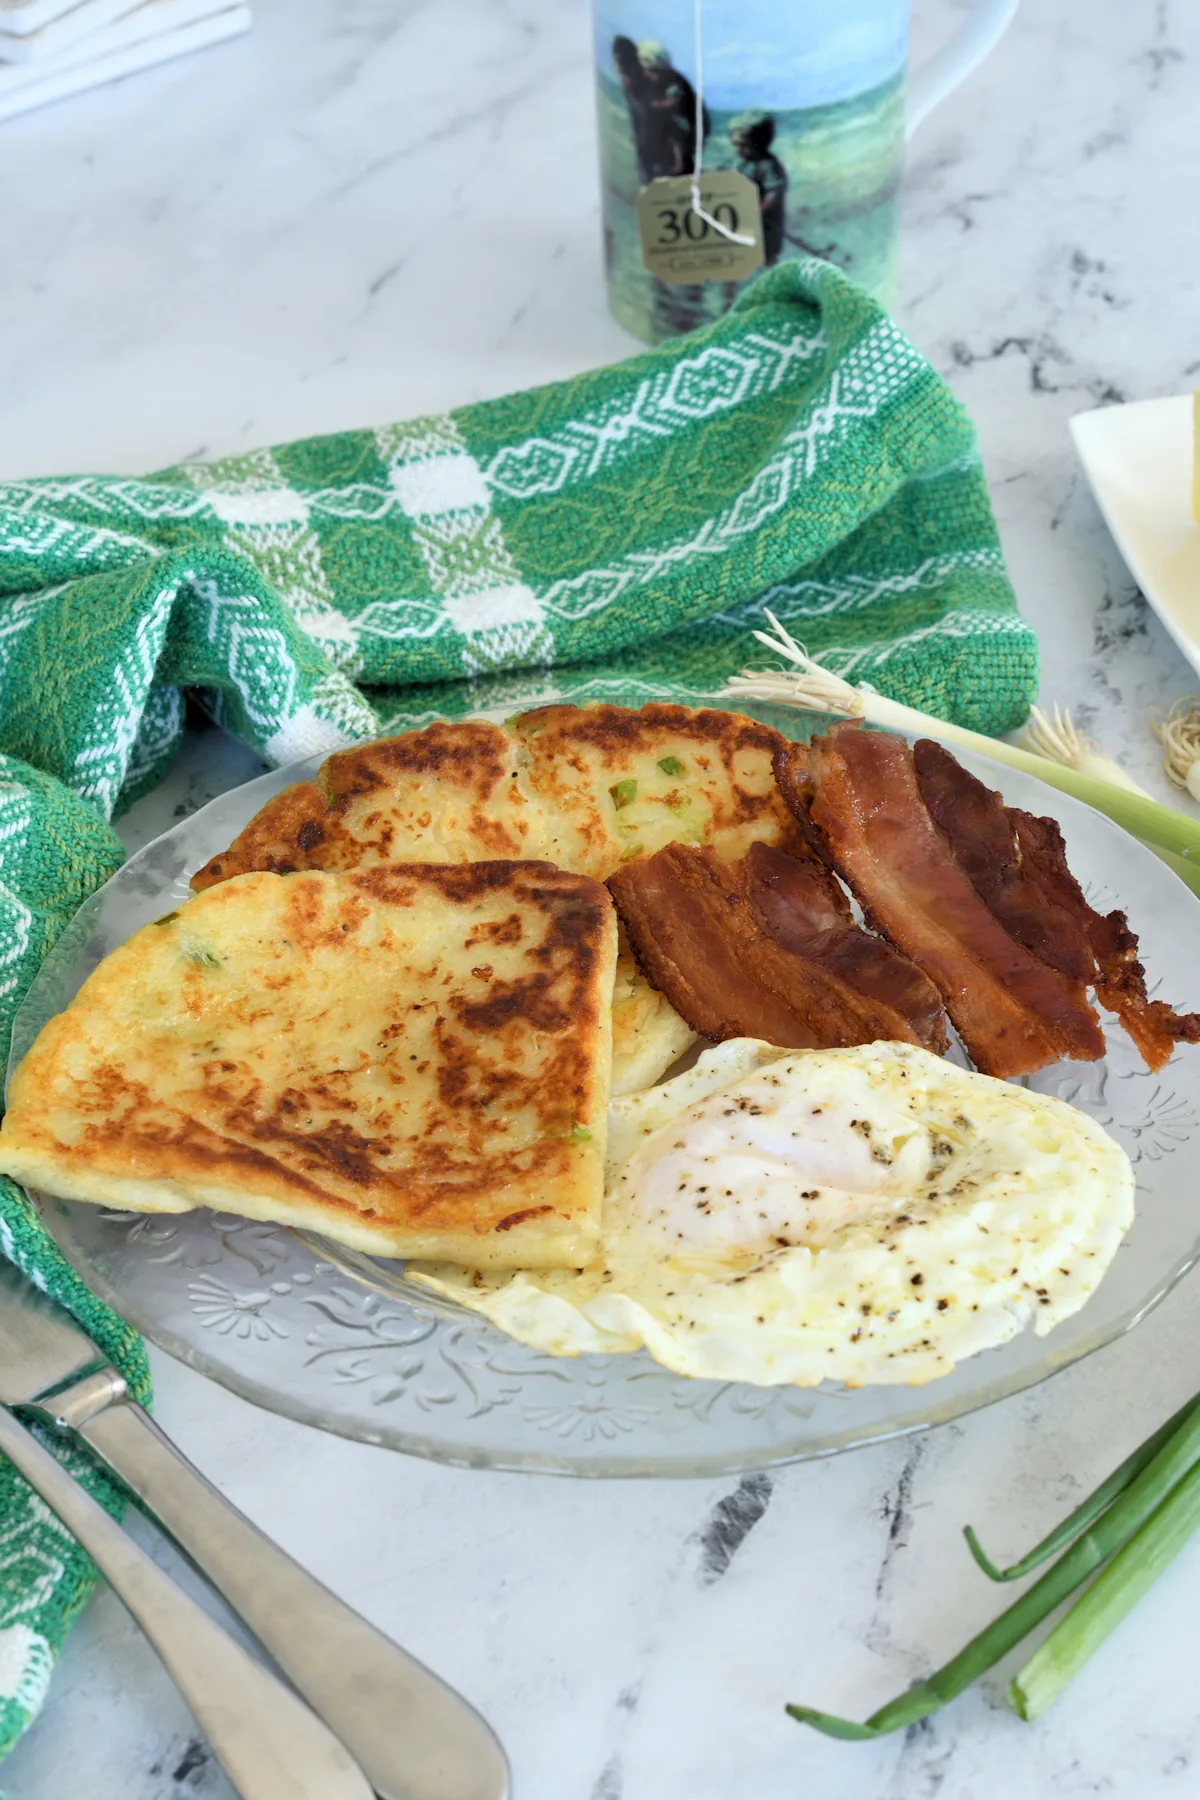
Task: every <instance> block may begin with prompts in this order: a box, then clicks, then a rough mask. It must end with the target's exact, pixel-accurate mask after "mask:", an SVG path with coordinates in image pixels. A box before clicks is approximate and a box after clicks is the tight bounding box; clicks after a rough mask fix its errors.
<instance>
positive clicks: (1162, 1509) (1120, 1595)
mask: <svg viewBox="0 0 1200 1800" xmlns="http://www.w3.org/2000/svg"><path fill="white" fill-rule="evenodd" d="M1198 1526H1200V1464H1194V1465H1193V1466H1192V1468H1191V1469H1190V1470H1189V1471H1188V1473H1187V1474H1186V1475H1185V1476H1184V1478H1183V1480H1182V1481H1181V1482H1180V1483H1179V1485H1178V1487H1175V1488H1173V1489H1172V1490H1171V1492H1170V1493H1169V1494H1168V1495H1167V1497H1166V1499H1165V1500H1164V1501H1163V1502H1162V1504H1161V1505H1160V1506H1159V1507H1158V1509H1157V1510H1156V1511H1155V1512H1153V1513H1151V1515H1150V1517H1149V1518H1148V1519H1147V1520H1146V1522H1145V1524H1144V1525H1143V1526H1142V1527H1141V1530H1140V1531H1138V1532H1137V1533H1136V1534H1135V1536H1133V1537H1132V1538H1130V1540H1129V1542H1128V1543H1127V1544H1126V1545H1125V1547H1124V1549H1123V1550H1122V1551H1121V1552H1120V1554H1119V1555H1117V1556H1114V1557H1113V1559H1112V1561H1111V1562H1110V1563H1109V1565H1108V1567H1107V1568H1106V1569H1105V1570H1103V1572H1102V1573H1101V1574H1100V1575H1098V1576H1097V1577H1096V1580H1095V1581H1094V1582H1093V1583H1092V1585H1091V1587H1090V1588H1089V1589H1088V1591H1087V1593H1086V1594H1084V1595H1083V1596H1082V1597H1081V1598H1080V1599H1079V1600H1077V1601H1076V1602H1075V1604H1074V1606H1073V1607H1072V1608H1071V1610H1070V1612H1069V1613H1068V1614H1067V1615H1066V1617H1065V1618H1064V1619H1060V1620H1059V1622H1058V1624H1057V1625H1056V1626H1055V1627H1054V1630H1053V1631H1052V1632H1051V1633H1050V1636H1049V1637H1048V1638H1047V1639H1046V1641H1045V1643H1044V1644H1042V1645H1041V1646H1040V1648H1039V1649H1037V1650H1035V1651H1034V1653H1033V1655H1032V1656H1031V1657H1030V1659H1029V1661H1028V1662H1027V1663H1026V1664H1025V1667H1024V1668H1023V1669H1021V1670H1019V1671H1018V1673H1017V1674H1016V1675H1015V1676H1014V1678H1013V1682H1012V1686H1011V1688H1010V1690H1009V1691H1010V1693H1011V1695H1012V1701H1013V1705H1014V1706H1015V1707H1016V1709H1017V1711H1018V1712H1019V1713H1020V1715H1021V1717H1022V1718H1023V1719H1036V1718H1037V1717H1038V1715H1039V1714H1040V1713H1044V1712H1045V1710H1046V1708H1047V1707H1048V1706H1049V1704H1050V1702H1051V1701H1052V1700H1054V1699H1055V1698H1056V1697H1057V1696H1058V1695H1059V1694H1060V1693H1061V1691H1062V1689H1063V1688H1064V1687H1065V1686H1066V1685H1067V1683H1068V1681H1070V1679H1071V1677H1072V1676H1073V1675H1077V1674H1078V1673H1079V1670H1080V1669H1081V1668H1082V1667H1083V1665H1084V1663H1085V1662H1086V1661H1087V1659H1088V1657H1089V1656H1091V1655H1092V1654H1093V1652H1094V1651H1096V1650H1098V1649H1099V1647H1100V1645H1101V1644H1102V1643H1103V1642H1104V1640H1105V1638H1106V1637H1107V1636H1108V1634H1109V1632H1110V1631H1113V1630H1114V1629H1115V1628H1116V1627H1117V1626H1118V1625H1119V1624H1120V1623H1121V1620H1122V1619H1123V1618H1124V1617H1125V1615H1126V1613H1128V1612H1130V1611H1131V1610H1132V1609H1133V1607H1135V1606H1136V1605H1137V1603H1138V1601H1139V1600H1140V1599H1141V1597H1142V1595H1143V1594H1144V1593H1145V1592H1146V1590H1147V1589H1148V1588H1150V1587H1152V1586H1153V1584H1154V1583H1155V1582H1156V1581H1157V1580H1158V1578H1159V1576H1160V1575H1161V1574H1162V1572H1163V1570H1164V1569H1165V1568H1166V1566H1167V1564H1168V1563H1169V1562H1171V1561H1172V1559H1173V1558H1174V1557H1175V1556H1177V1555H1178V1554H1179V1552H1180V1550H1182V1549H1183V1546H1184V1545H1185V1544H1186V1543H1187V1541H1188V1539H1189V1538H1190V1537H1191V1535H1192V1533H1193V1532H1194V1531H1195V1530H1196V1529H1197V1527H1198Z"/></svg>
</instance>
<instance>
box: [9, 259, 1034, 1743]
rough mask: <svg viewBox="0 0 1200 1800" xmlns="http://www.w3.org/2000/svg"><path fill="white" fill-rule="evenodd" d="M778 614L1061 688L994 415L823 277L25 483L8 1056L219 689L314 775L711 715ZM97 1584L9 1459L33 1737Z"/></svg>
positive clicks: (856, 647)
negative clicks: (1014, 570) (120, 832)
mask: <svg viewBox="0 0 1200 1800" xmlns="http://www.w3.org/2000/svg"><path fill="white" fill-rule="evenodd" d="M767 607H769V608H770V609H771V610H772V611H773V612H774V613H776V614H777V616H778V617H779V618H780V619H782V620H783V622H784V623H785V624H786V625H787V626H788V627H789V628H790V630H791V631H792V633H793V634H794V635H795V636H796V637H798V638H800V639H801V640H802V641H803V642H804V643H805V645H806V646H807V648H808V649H809V650H810V651H812V652H813V653H814V654H817V655H819V656H820V657H821V658H822V659H823V660H824V661H825V662H826V663H827V664H829V665H830V666H831V667H833V668H836V669H839V670H841V671H842V672H844V673H849V674H852V675H853V677H854V678H855V679H856V680H864V679H866V680H870V681H871V682H872V683H873V684H874V685H875V686H876V687H878V688H879V689H881V690H882V691H883V692H885V693H887V694H890V695H893V696H894V697H895V698H897V699H900V700H905V701H908V702H909V703H911V704H913V705H915V706H919V707H922V708H923V709H925V710H926V711H928V712H932V713H936V714H939V715H941V716H942V717H945V718H949V719H954V720H956V721H958V722H959V723H961V724H964V725H969V726H973V727H974V728H975V729H976V730H980V731H986V732H997V731H1003V730H1006V729H1008V728H1010V727H1012V726H1015V725H1017V724H1019V723H1020V722H1021V720H1022V719H1023V718H1024V717H1025V714H1026V712H1027V710H1028V705H1029V702H1030V700H1031V698H1032V696H1033V694H1034V691H1035V688H1036V669H1037V649H1036V644H1035V641H1034V637H1033V634H1032V632H1031V631H1030V629H1029V627H1028V625H1027V624H1026V623H1025V622H1024V620H1022V619H1021V618H1020V616H1019V615H1018V613H1017V610H1016V606H1015V603H1014V600H1013V595H1012V590H1011V588H1010V586H1009V582H1008V578H1007V575H1006V573H1005V568H1004V563H1003V559H1002V556H1001V553H1000V548H999V544H998V541H997V537H996V529H995V524H994V521H993V518H992V513H991V508H990V506H989V503H988V498H987V492H986V488H985V485H984V481H983V476H982V472H981V469H980V464H979V459H978V452H977V448H976V444H975V437H974V432H973V430H972V427H971V424H970V421H969V419H968V418H967V416H966V414H965V413H964V412H963V410H962V408H961V407H960V406H959V405H958V403H957V402H956V401H955V400H954V398H953V396H952V395H951V394H950V392H949V390H948V389H947V388H946V386H945V384H944V383H943V382H942V380H941V379H940V378H939V376H938V375H937V374H936V373H935V372H934V370H933V369H932V368H931V367H930V366H929V364H928V363H927V362H926V361H925V360H924V359H923V358H922V357H921V356H920V355H919V354H918V353H917V351H916V350H914V348H913V347H912V345H911V344H910V343H909V342H908V341H907V340H906V339H905V338H904V337H903V335H902V334H901V333H900V332H899V331H898V330H897V328H896V327H895V325H893V324H892V323H891V321H890V320H889V319H888V318H887V317H886V316H885V315H884V314H883V313H881V312H880V310H879V309H878V307H877V306H876V305H875V304H874V303H873V302H872V301H870V300H868V299H867V298H866V297H865V296H864V295H863V294H862V293H861V292H859V291H858V289H856V288H855V287H854V286H853V285H852V284H851V283H850V282H848V281H847V280H846V279H845V278H844V277H843V276H841V275H839V274H838V273H837V271H836V270H834V269H832V268H830V267H828V266H827V265H825V264H823V263H819V262H817V261H806V262H798V263H796V262H793V263H788V264H786V265H785V266H784V267H782V268H779V269H777V270H775V271H773V272H772V273H770V274H768V275H765V276H764V277H762V278H761V279H760V280H759V281H758V282H756V283H755V284H754V285H753V286H752V287H751V288H750V289H749V290H748V291H747V292H746V294H745V295H744V296H743V297H742V299H741V300H740V301H739V302H738V304H737V305H736V306H735V308H734V309H733V311H732V312H731V313H729V314H728V316H727V317H725V318H723V319H721V320H719V321H718V322H717V323H715V324H713V325H711V326H709V327H707V328H706V329H704V330H703V331H700V332H698V333H696V334H695V335H693V336H692V337H689V338H679V339H675V340H673V341H672V342H670V343H667V344H664V345H661V346H660V347H659V348H657V349H655V350H651V351H649V352H647V353H646V354H644V355H641V356H638V357H635V358H634V359H633V360H631V361H629V362H626V363H621V364H618V365H617V366H615V367H612V368H606V369H599V370H595V371H593V372H591V373H589V374H585V375H581V376H578V377H577V378H576V379H574V380H572V381H566V382H560V383H556V384H555V385H553V386H550V387H545V388H540V389H535V390H533V391H531V392H526V393H520V394H514V395H511V396H509V397H508V398H506V399H502V400H493V401H487V402H484V403H482V404H480V405H477V406H465V407H461V408H459V409H458V410H457V411H455V412H452V413H447V414H444V415H440V416H438V417H434V418H425V419H417V420H414V421H411V422H410V423H407V424H402V425H390V426H384V427H381V428H378V429H375V430H364V431H351V432H344V433H340V434H337V435H334V436H330V437H322V438H312V439H308V440H305V441H301V442H299V443H294V444H287V445H283V446H281V447H279V448H277V449H273V450H256V451H251V452H249V453H247V454H245V455H239V456H231V457H227V458H225V459H223V460H221V461H218V462H193V463H185V464H181V465H180V466H179V467H177V468H173V469H167V470H164V471H163V472H162V473H160V474H158V475H153V476H150V477H147V478H145V479H133V478H128V477H116V476H95V475H85V476H72V477H44V478H41V479H38V480H30V481H16V482H8V483H5V484H0V1047H2V1046H3V1045H5V1044H6V1043H7V1040H8V1032H9V1028H10V1026H11V1022H12V1017H13V1013H14V1011H15V1009H16V1007H17V1005H18V1004H19V1002H20V999H21V997H22V995H23V994H24V992H25V991H26V989H27V987H28V985H29V982H30V981H31V980H32V978H33V975H34V974H35V972H36V970H37V968H38V965H39V963H40V962H41V960H42V958H43V956H44V955H45V953H46V951H47V949H48V948H49V946H50V945H51V944H52V943H53V941H54V939H55V937H56V936H57V935H58V933H59V932H60V931H61V930H62V928H63V926H64V925H65V924H66V922H67V920H68V919H69V917H70V915H71V913H72V911H73V909H74V908H75V907H76V906H77V905H78V904H79V903H80V902H81V901H82V900H83V899H84V898H85V897H86V895H87V894H88V893H89V892H90V891H91V890H92V889H93V888H94V887H96V886H97V885H98V884H99V883H100V882H101V881H102V880H104V879H105V877H106V876H107V875H109V874H110V873H111V872H112V871H113V870H114V869H115V868H116V867H117V865H118V863H119V862H120V860H121V846H120V843H119V841H118V839H117V837H116V835H115V834H114V833H113V831H112V830H111V827H110V826H109V824H108V823H107V821H108V820H109V819H110V818H111V817H112V815H113V813H114V811H116V810H118V809H119V808H120V807H122V806H124V805H126V804H128V803H129V801H130V800H132V799H134V798H136V797H137V796H138V795H139V794H141V793H143V792H145V791H146V790H147V789H148V788H149V787H151V786H152V785H153V784H154V783H155V782H157V781H158V780H159V778H160V777H161V776H162V775H163V773H164V771H165V770H166V768H167V765H168V764H169V762H170V760H171V757H172V755H173V754H174V751H175V749H176V747H177V745H178V743H179V740H180V733H181V729H182V723H183V712H184V695H185V693H187V692H191V693H193V694H195V695H196V696H197V697H198V698H199V699H200V701H201V703H202V704H203V705H204V706H205V707H207V709H208V710H209V711H210V712H211V713H212V714H213V715H214V716H215V717H216V718H217V719H218V720H219V721H220V722H221V723H222V724H224V725H225V726H227V727H228V729H229V730H230V731H232V732H234V733H235V734H236V735H237V736H238V737H240V738H242V739H244V740H245V741H246V742H247V743H249V744H251V745H253V746H254V747H255V748H256V749H257V750H259V751H260V752H261V753H262V754H263V756H265V757H266V758H267V759H268V760H269V761H271V762H273V763H286V762H289V761H291V760H293V759H295V758H298V757H301V756H305V755H308V754H310V753H311V752H314V751H324V750H331V749H334V748H336V747H338V746H340V745H342V744H345V743H347V742H351V741H353V740H354V739H356V738H362V737H367V736H370V735H375V734H377V733H379V732H380V731H381V730H390V729H393V728H400V727H402V726H404V725H407V724H420V723H422V722H424V721H426V720H428V719H429V718H431V717H433V716H435V715H437V714H451V715H453V714H461V713H464V712H470V711H475V710H477V709H479V708H481V707H484V706H494V705H504V706H507V707H510V708H513V709H515V708H516V707H518V706H521V705H523V704H528V703H533V702H536V701H537V700H538V699H539V698H542V697H546V696H549V695H551V694H554V695H560V696H563V697H568V698H573V699H579V700H586V699H598V698H600V699H613V700H619V701H622V702H624V703H627V704H633V705H637V704H640V703H641V702H642V701H644V700H646V699H649V698H651V697H660V696H661V697H666V698H679V699H683V700H687V701H693V702H694V701H695V700H696V699H697V698H699V697H701V696H703V695H706V694H708V695H712V694H716V693H717V692H718V691H719V690H720V688H721V686H722V684H723V682H724V679H725V677H726V676H727V675H728V674H730V673H731V672H733V671H735V670H737V669H738V668H740V667H742V666H743V665H744V664H746V663H747V662H753V661H759V662H761V660H762V657H763V652H762V651H761V650H760V649H759V648H758V647H757V646H756V645H755V643H754V640H753V638H752V636H751V633H752V631H753V629H754V628H755V626H757V625H760V624H761V623H762V615H763V611H764V608H767ZM0 1239H2V1242H3V1247H4V1248H5V1250H6V1251H7V1252H8V1254H9V1255H10V1256H11V1257H12V1258H13V1259H14V1260H15V1261H17V1262H18V1263H19V1264H20V1265H21V1266H22V1267H23V1268H24V1269H26V1270H27V1271H29V1272H31V1273H33V1274H34V1275H35V1276H36V1277H37V1278H39V1279H40V1280H41V1281H43V1282H44V1283H45V1285H46V1286H47V1287H49V1288H50V1290H51V1291H52V1292H54V1293H56V1294H58V1295H59V1296H60V1297H61V1298H62V1299H63V1300H64V1301H65V1302H66V1303H67V1304H68V1305H69V1306H71V1307H72V1308H73V1309H74V1310H75V1311H76V1312H77V1313H78V1314H79V1316H80V1317H81V1318H83V1319H84V1321H85V1323H86V1324H87V1325H88V1327H89V1328H90V1329H91V1330H93V1331H94V1332H95V1333H97V1335H98V1336H100V1337H101V1338H102V1340H103V1341H104V1343H105V1344H106V1346H107V1347H108V1348H109V1350H110V1352H111V1354H112V1355H113V1356H114V1357H115V1358H116V1359H117V1361H118V1362H120V1364H121V1366H122V1367H123V1368H125V1369H126V1370H127V1371H128V1372H129V1374H130V1375H131V1377H132V1378H133V1379H134V1380H135V1382H136V1384H137V1385H138V1390H139V1392H140V1391H143V1390H144V1387H145V1381H146V1375H145V1365H144V1361H143V1359H142V1352H141V1348H140V1345H139V1344H138V1342H137V1340H136V1338H134V1337H133V1335H132V1334H131V1333H129V1332H128V1331H127V1330H126V1329H125V1328H124V1327H123V1326H122V1325H121V1323H120V1321H117V1320H114V1319H113V1317H112V1315H111V1314H107V1313H106V1312H105V1311H104V1309H103V1308H101V1307H100V1306H99V1303H98V1302H97V1301H95V1300H94V1298H93V1297H92V1296H91V1295H89V1294H88V1293H87V1291H86V1289H84V1288H83V1287H82V1284H81V1283H80V1282H79V1281H78V1280H77V1278H76V1277H75V1276H74V1275H73V1274H72V1273H71V1272H70V1271H69V1269H68V1268H67V1267H66V1265H65V1264H64V1263H63V1261H62V1259H61V1257H60V1256H59V1255H58V1253H57V1251H56V1250H55V1249H54V1247H53V1245H52V1244H51V1242H50V1240H49V1239H48V1237H47V1236H46V1234H45V1232H44V1231H43V1229H42V1227H41V1225H40V1223H39V1221H38V1219H37V1216H36V1214H35V1213H34V1211H33V1210H32V1208H31V1207H30V1205H29V1203H28V1201H27V1200H25V1199H24V1198H23V1196H22V1195H20V1194H19V1193H18V1192H17V1190H16V1189H15V1188H14V1187H13V1186H12V1184H11V1183H8V1182H4V1181H0ZM91 1479H92V1481H93V1482H94V1483H95V1484H96V1486H97V1491H101V1490H103V1491H104V1492H105V1494H106V1497H108V1498H109V1499H110V1500H112V1501H113V1503H114V1504H115V1503H116V1501H115V1496H113V1495H112V1493H111V1490H107V1489H104V1488H103V1483H102V1479H101V1477H100V1476H99V1475H98V1474H93V1475H92V1476H91ZM88 1583H89V1571H88V1568H87V1565H86V1563H85V1561H84V1559H83V1558H82V1557H81V1556H80V1555H79V1553H78V1552H77V1551H76V1550H75V1549H74V1547H73V1546H72V1545H71V1544H70V1543H69V1542H68V1541H67V1540H66V1539H65V1538H64V1536H63V1534H62V1533H61V1531H59V1530H58V1529H57V1527H56V1526H55V1525H54V1523H53V1521H52V1520H51V1519H50V1518H49V1517H48V1515H47V1514H46V1512H45V1510H44V1508H42V1507H41V1505H40V1503H39V1502H37V1501H36V1500H34V1499H33V1498H32V1496H31V1495H30V1494H29V1493H28V1490H27V1489H25V1488H24V1487H23V1486H22V1484H21V1483H20V1482H19V1481H18V1480H17V1478H16V1477H15V1475H14V1474H13V1472H12V1471H11V1469H8V1468H5V1469H3V1470H0V1751H2V1750H3V1749H4V1748H6V1747H8V1746H9V1745H11V1743H12V1742H13V1741H14V1739H15V1738H16V1736H17V1735H18V1734H19V1732H20V1730H21V1729H22V1727H23V1725H24V1724H25V1723H26V1722H27V1720H28V1718H29V1717H30V1716H31V1715H32V1713H33V1712H34V1711H35V1710H36V1707H37V1704H38V1701H39V1699H40V1696H41V1694H42V1692H43V1690H44V1686H45V1681H46V1679H47V1677H48V1674H49V1670H50V1667H51V1663H52V1660H53V1654H54V1650H55V1648H56V1647H57V1645H58V1643H59V1642H60V1641H61V1638H62V1635H63V1632H64V1630H65V1628H66V1625H67V1623H68V1622H69V1620H70V1618H71V1616H72V1615H73V1613H74V1612H75V1611H76V1610H78V1607H79V1606H80V1605H81V1604H82V1602H83V1599H84V1598H85V1597H86V1593H87V1590H88Z"/></svg>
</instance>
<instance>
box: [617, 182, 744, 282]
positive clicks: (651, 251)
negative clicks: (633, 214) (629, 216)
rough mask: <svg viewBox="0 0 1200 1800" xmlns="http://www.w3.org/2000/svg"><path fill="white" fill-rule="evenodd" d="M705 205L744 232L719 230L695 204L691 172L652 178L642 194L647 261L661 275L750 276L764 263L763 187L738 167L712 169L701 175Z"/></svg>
mask: <svg viewBox="0 0 1200 1800" xmlns="http://www.w3.org/2000/svg"><path fill="white" fill-rule="evenodd" d="M700 205H701V207H702V209H703V211H704V212H706V213H707V214H708V215H709V218H712V219H716V220H717V221H718V222H719V223H720V224H721V225H724V226H725V228H726V230H728V231H736V232H737V233H738V235H739V237H750V238H753V240H754V241H753V243H750V244H737V243H734V242H733V240H732V239H730V238H727V237H726V236H725V235H724V232H721V231H716V230H714V229H713V227H712V226H711V225H710V224H709V222H708V219H705V218H702V217H701V216H700V214H699V213H698V212H696V211H695V209H694V207H693V206H692V178H691V176H690V175H666V176H662V177H660V178H659V179H658V180H657V181H651V182H648V183H647V185H646V186H645V187H644V188H643V189H642V191H641V193H640V194H639V195H638V203H637V218H638V234H639V236H640V237H641V240H642V261H643V262H644V263H645V265H646V267H647V268H648V269H649V271H650V273H651V274H652V275H657V277H658V279H659V280H660V281H666V282H669V283H671V284H672V285H680V284H682V283H684V282H690V281H744V280H745V278H746V276H747V275H753V273H754V271H755V269H759V268H761V267H762V260H763V250H762V214H761V210H760V208H759V202H758V189H757V188H756V187H755V185H754V183H753V182H752V181H750V180H748V179H747V177H746V176H745V175H739V174H738V172H737V170H736V169H712V170H709V171H708V172H707V173H706V174H703V175H701V177H700Z"/></svg>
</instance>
